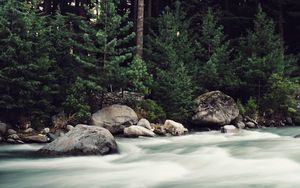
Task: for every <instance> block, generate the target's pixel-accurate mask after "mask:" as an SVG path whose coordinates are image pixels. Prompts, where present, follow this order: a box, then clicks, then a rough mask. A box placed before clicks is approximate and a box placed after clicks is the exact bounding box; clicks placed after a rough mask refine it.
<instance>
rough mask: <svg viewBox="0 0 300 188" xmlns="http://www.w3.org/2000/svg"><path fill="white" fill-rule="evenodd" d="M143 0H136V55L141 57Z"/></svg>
mask: <svg viewBox="0 0 300 188" xmlns="http://www.w3.org/2000/svg"><path fill="white" fill-rule="evenodd" d="M144 8H145V3H144V0H138V16H137V37H136V45H137V55H138V56H140V57H143V45H144Z"/></svg>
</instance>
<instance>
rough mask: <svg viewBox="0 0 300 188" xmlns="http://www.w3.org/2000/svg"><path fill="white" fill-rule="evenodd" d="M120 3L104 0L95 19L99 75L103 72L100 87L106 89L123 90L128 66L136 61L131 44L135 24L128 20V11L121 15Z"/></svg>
mask: <svg viewBox="0 0 300 188" xmlns="http://www.w3.org/2000/svg"><path fill="white" fill-rule="evenodd" d="M118 3H119V1H118V0H107V1H101V5H100V6H99V7H98V8H99V12H100V13H99V14H98V15H93V19H94V20H95V23H94V29H95V39H94V41H95V42H96V44H95V45H96V46H97V55H96V58H97V64H98V66H99V67H98V68H97V70H98V72H99V73H101V75H102V76H101V83H102V84H101V85H102V86H103V88H104V89H120V88H124V87H126V85H127V81H128V80H127V78H126V74H124V71H126V70H125V69H124V67H126V66H127V65H128V64H130V62H131V61H132V58H133V52H134V49H135V48H134V47H133V45H132V43H131V42H132V41H133V39H134V37H135V33H133V32H131V29H132V27H133V23H132V22H130V21H128V14H129V12H128V11H126V12H125V14H124V15H121V14H118V10H117V4H118Z"/></svg>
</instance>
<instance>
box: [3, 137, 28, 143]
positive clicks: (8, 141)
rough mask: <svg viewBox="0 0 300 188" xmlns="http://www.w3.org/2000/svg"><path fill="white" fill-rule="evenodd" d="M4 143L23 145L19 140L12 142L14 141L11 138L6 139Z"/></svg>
mask: <svg viewBox="0 0 300 188" xmlns="http://www.w3.org/2000/svg"><path fill="white" fill-rule="evenodd" d="M6 142H7V143H9V144H24V142H23V141H21V140H14V139H12V138H8V139H7V140H6Z"/></svg>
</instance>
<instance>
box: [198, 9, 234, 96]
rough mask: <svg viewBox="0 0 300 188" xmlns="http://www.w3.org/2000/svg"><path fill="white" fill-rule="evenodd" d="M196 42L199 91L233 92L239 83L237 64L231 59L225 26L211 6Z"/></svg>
mask: <svg viewBox="0 0 300 188" xmlns="http://www.w3.org/2000/svg"><path fill="white" fill-rule="evenodd" d="M196 44H197V53H196V54H197V60H198V61H197V64H196V68H195V70H196V71H195V75H194V76H195V78H196V80H197V83H198V87H199V88H198V92H204V91H206V90H222V91H224V92H226V93H228V94H232V93H233V91H234V90H235V89H236V88H237V87H238V85H239V81H238V79H237V76H236V73H235V65H234V64H233V63H232V61H231V51H232V50H231V49H230V47H229V41H228V40H226V37H225V35H224V32H223V26H221V25H220V23H219V20H218V18H217V16H216V14H214V13H213V10H212V9H210V8H209V9H208V11H207V12H206V14H205V15H204V17H203V18H202V27H201V29H200V34H199V37H198V38H197V43H196Z"/></svg>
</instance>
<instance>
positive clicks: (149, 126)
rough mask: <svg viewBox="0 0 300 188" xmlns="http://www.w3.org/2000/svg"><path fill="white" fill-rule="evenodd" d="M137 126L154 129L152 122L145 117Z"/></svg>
mask: <svg viewBox="0 0 300 188" xmlns="http://www.w3.org/2000/svg"><path fill="white" fill-rule="evenodd" d="M137 126H141V127H145V128H146V129H149V130H151V129H152V127H151V124H150V122H149V121H148V120H147V119H144V118H142V119H140V121H139V122H138V124H137Z"/></svg>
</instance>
